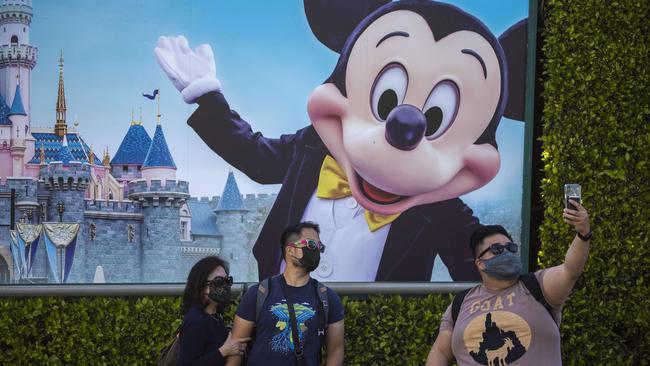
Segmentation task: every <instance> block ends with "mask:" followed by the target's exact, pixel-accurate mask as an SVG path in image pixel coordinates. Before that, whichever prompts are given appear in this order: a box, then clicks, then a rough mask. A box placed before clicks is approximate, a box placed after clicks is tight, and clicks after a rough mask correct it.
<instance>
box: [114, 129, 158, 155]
mask: <svg viewBox="0 0 650 366" xmlns="http://www.w3.org/2000/svg"><path fill="white" fill-rule="evenodd" d="M150 146H151V137H149V134H148V133H147V130H145V129H144V127H142V125H141V124H131V127H129V130H128V131H127V132H126V135H125V136H124V139H123V140H122V143H121V144H120V147H119V148H118V149H117V152H116V153H115V156H113V160H111V165H113V164H139V165H142V164H143V163H144V160H145V159H146V158H147V152H148V151H149V147H150Z"/></svg>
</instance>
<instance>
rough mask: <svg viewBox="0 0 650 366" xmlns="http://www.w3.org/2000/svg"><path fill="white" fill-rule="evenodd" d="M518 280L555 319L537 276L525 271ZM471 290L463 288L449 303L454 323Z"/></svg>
mask: <svg viewBox="0 0 650 366" xmlns="http://www.w3.org/2000/svg"><path fill="white" fill-rule="evenodd" d="M519 281H521V282H523V283H524V286H526V288H527V289H528V291H530V293H531V295H533V297H534V298H535V300H537V301H538V302H539V303H540V304H542V305H544V308H546V310H547V311H548V313H549V314H550V315H551V318H553V320H555V317H554V316H553V312H552V310H551V305H550V304H549V303H548V302H547V301H546V299H545V298H544V294H543V293H542V287H541V286H540V285H539V281H538V280H537V277H535V275H534V274H533V273H526V274H523V275H519ZM469 290H471V288H468V289H467V290H463V291H461V292H459V293H457V294H456V296H455V297H454V300H453V301H452V303H451V320H452V322H453V323H454V324H456V319H458V313H459V312H460V306H461V305H462V304H463V301H464V300H465V295H467V293H468V292H469Z"/></svg>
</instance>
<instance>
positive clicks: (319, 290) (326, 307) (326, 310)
mask: <svg viewBox="0 0 650 366" xmlns="http://www.w3.org/2000/svg"><path fill="white" fill-rule="evenodd" d="M314 281H315V282H316V294H317V295H318V299H319V300H320V305H321V306H322V310H323V316H322V321H321V323H322V324H321V325H322V327H321V329H323V330H327V326H328V325H329V323H328V318H329V314H330V304H329V300H328V298H327V286H325V284H324V283H321V282H319V281H318V280H316V279H314Z"/></svg>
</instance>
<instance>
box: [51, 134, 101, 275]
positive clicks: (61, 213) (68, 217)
mask: <svg viewBox="0 0 650 366" xmlns="http://www.w3.org/2000/svg"><path fill="white" fill-rule="evenodd" d="M40 177H41V179H43V181H44V182H45V187H46V188H47V189H48V190H49V191H50V200H49V201H48V202H47V210H46V211H47V221H54V222H58V221H63V222H78V223H83V222H84V211H85V201H84V193H85V191H86V188H87V187H88V182H89V181H90V165H89V164H88V163H83V162H80V161H75V158H74V157H73V154H72V153H71V151H70V149H69V146H68V140H67V136H64V137H63V142H62V144H61V147H60V149H59V150H58V154H57V156H56V161H55V160H53V161H51V162H50V163H48V164H42V165H40ZM83 237H84V233H83V230H82V231H80V232H79V234H78V240H79V242H80V243H83V242H84V239H83ZM84 267H85V248H84V247H83V245H78V246H77V247H76V249H75V255H74V260H73V267H72V270H71V271H70V277H69V278H68V282H80V281H86V280H87V279H85V278H83V271H82V270H81V269H82V268H84Z"/></svg>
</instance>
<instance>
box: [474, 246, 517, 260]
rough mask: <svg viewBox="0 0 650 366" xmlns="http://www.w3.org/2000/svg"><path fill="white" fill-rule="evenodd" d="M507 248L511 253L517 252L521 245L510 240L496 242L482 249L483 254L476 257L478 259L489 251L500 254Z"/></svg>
mask: <svg viewBox="0 0 650 366" xmlns="http://www.w3.org/2000/svg"><path fill="white" fill-rule="evenodd" d="M506 249H507V250H508V251H509V252H511V253H517V250H519V246H518V245H517V244H515V243H510V242H509V243H505V244H501V243H494V244H492V245H490V246H489V247H487V249H485V250H484V251H482V252H481V254H479V255H478V257H476V259H478V258H481V257H482V256H483V255H484V254H485V253H487V252H488V251H490V252H492V254H494V255H499V254H501V253H503V251H504V250H506Z"/></svg>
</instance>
